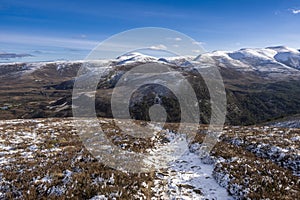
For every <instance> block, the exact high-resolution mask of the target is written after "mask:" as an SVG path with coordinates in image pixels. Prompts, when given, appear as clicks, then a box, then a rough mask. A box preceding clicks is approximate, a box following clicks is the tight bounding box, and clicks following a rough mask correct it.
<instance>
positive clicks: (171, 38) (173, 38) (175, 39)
mask: <svg viewBox="0 0 300 200" xmlns="http://www.w3.org/2000/svg"><path fill="white" fill-rule="evenodd" d="M166 39H167V40H173V41H177V42H179V41H181V40H182V38H180V37H168V38H166Z"/></svg>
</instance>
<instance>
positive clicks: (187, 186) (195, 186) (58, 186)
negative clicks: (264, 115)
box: [0, 118, 300, 200]
mask: <svg viewBox="0 0 300 200" xmlns="http://www.w3.org/2000/svg"><path fill="white" fill-rule="evenodd" d="M111 121H112V120H110V119H101V120H100V123H102V122H103V123H104V122H105V123H106V124H107V130H108V131H112V132H113V133H112V134H113V135H111V136H112V138H119V141H121V143H117V144H115V145H120V146H124V144H127V145H130V144H131V143H135V142H136V139H135V140H133V141H132V140H130V138H129V137H126V138H124V137H123V136H122V135H120V134H118V131H117V129H116V126H115V125H114V124H112V125H110V122H111ZM116 123H117V124H118V123H124V121H123V122H122V121H116ZM152 128H153V127H152ZM154 130H155V131H157V134H161V133H162V134H164V136H166V138H167V139H168V141H172V140H174V139H176V138H177V137H176V136H178V134H176V133H174V132H172V131H169V130H168V129H161V128H156V127H154ZM299 132H300V130H298V129H281V128H274V127H267V126H264V127H224V135H222V137H221V138H220V139H221V142H220V143H218V145H216V147H217V148H215V150H213V151H214V153H213V155H212V157H211V158H210V159H204V160H203V159H200V157H199V156H198V154H197V149H198V147H199V146H200V144H199V143H194V144H193V145H190V146H189V147H190V148H186V151H185V152H184V153H183V154H182V155H181V156H180V157H178V158H177V159H174V161H172V162H169V163H168V164H167V165H166V166H165V167H163V168H160V169H157V170H156V171H155V172H154V173H153V175H141V176H140V175H132V174H130V173H128V172H118V171H117V170H114V169H111V168H104V167H103V165H101V164H99V163H98V162H95V161H96V160H95V159H94V158H93V157H92V156H91V155H90V154H89V153H88V152H87V151H85V150H84V149H83V147H82V144H81V143H80V141H79V140H78V139H79V138H78V136H77V135H76V131H75V128H74V124H73V123H72V119H70V118H69V119H35V120H6V121H0V199H5V198H6V197H7V196H6V195H7V194H10V195H12V196H13V197H14V198H17V199H23V198H25V197H27V196H26V195H32V196H31V197H33V196H34V195H37V196H36V197H56V198H62V197H66V196H68V197H72V195H78V193H76V191H78V190H80V192H83V193H84V191H86V190H87V191H89V192H92V193H90V194H89V195H88V194H85V195H86V196H84V197H85V198H92V197H94V198H93V199H114V198H122V197H124V194H125V193H126V195H131V198H134V199H147V198H148V199H149V197H151V199H153V200H156V199H233V198H235V199H236V198H242V197H244V196H245V195H255V194H257V195H266V196H265V197H266V198H269V197H276V195H279V194H280V195H283V196H282V198H286V197H294V196H295V195H297V194H299V193H300V192H299V190H298V189H299V186H297V184H299V176H298V177H297V175H299V174H298V173H297V172H298V170H299V155H300V154H299V140H300V139H299V138H300V135H299ZM199 141H201V140H199ZM136 144H137V143H136ZM153 144H154V146H153V147H151V145H150V146H149V147H151V148H150V152H152V153H153V154H152V155H153V156H155V155H156V156H157V159H158V160H159V159H160V158H159V156H160V155H162V156H163V151H164V150H166V149H167V148H165V147H168V146H169V145H170V143H169V142H161V140H160V139H159V137H156V139H155V140H154V141H153ZM182 144H183V143H182ZM220 145H221V146H220ZM137 146H138V147H140V148H145V147H144V143H139V144H137ZM133 147H134V146H133ZM149 147H147V148H149ZM156 153H157V154H156ZM159 153H160V154H159ZM150 155H151V154H150ZM153 159H155V157H153ZM205 163H209V164H205ZM99 170H100V171H99ZM293 173H294V175H293ZM141 174H142V173H141ZM262 174H263V175H262ZM82 177H83V178H82ZM122 181H123V182H122ZM262 182H263V183H262ZM20 184H21V185H23V186H22V187H21V185H20ZM82 184H83V185H84V186H82ZM122 184H123V185H122ZM264 184H268V186H266V187H265V185H264ZM272 184H275V185H272ZM220 185H221V186H220ZM264 187H265V188H264ZM269 187H273V188H274V190H273V191H267V193H266V192H264V191H265V189H268V188H269ZM260 188H263V189H262V190H260ZM90 189H91V190H90ZM228 191H229V193H230V194H228ZM257 191H258V192H260V193H257ZM276 192H278V193H276ZM80 195H81V194H80ZM230 195H233V197H232V196H230ZM268 195H269V196H268ZM126 197H128V196H126ZM279 197H280V198H281V196H278V198H279ZM124 198H125V197H124ZM278 198H277V199H278Z"/></svg>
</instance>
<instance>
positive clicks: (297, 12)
mask: <svg viewBox="0 0 300 200" xmlns="http://www.w3.org/2000/svg"><path fill="white" fill-rule="evenodd" d="M292 13H293V14H295V15H296V14H300V9H299V10H294V9H292Z"/></svg>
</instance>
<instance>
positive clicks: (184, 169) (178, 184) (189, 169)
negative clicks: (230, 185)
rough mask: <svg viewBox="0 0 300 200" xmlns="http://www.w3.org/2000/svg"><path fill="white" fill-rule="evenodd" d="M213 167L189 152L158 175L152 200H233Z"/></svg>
mask: <svg viewBox="0 0 300 200" xmlns="http://www.w3.org/2000/svg"><path fill="white" fill-rule="evenodd" d="M213 169H214V166H213V165H209V164H204V163H203V162H202V161H201V159H200V157H199V156H198V155H197V154H196V153H192V152H190V151H187V152H186V153H184V154H183V155H182V156H181V158H180V159H178V160H176V161H174V162H172V163H170V166H169V168H167V169H165V170H161V171H159V172H157V173H156V177H157V178H156V179H155V180H154V187H153V188H152V190H153V191H154V192H155V193H154V197H153V198H152V199H224V200H225V199H233V198H232V197H230V196H229V194H228V192H227V191H226V189H225V188H223V187H221V186H220V185H219V184H218V183H217V182H216V180H215V179H214V177H213V175H212V174H213Z"/></svg>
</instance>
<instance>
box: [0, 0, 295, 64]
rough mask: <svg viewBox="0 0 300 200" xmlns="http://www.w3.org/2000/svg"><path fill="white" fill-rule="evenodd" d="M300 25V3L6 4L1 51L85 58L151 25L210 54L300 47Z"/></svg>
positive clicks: (1, 8)
mask: <svg viewBox="0 0 300 200" xmlns="http://www.w3.org/2000/svg"><path fill="white" fill-rule="evenodd" d="M299 24H300V1H299V0H230V1H229V0H228V1H225V0H223V1H221V0H206V1H203V0H195V1H187V0H186V1H176V0H173V1H169V0H164V1H157V0H152V1H137V0H134V1H129V0H128V1H96V0H90V1H79V0H73V1H67V0H59V1H58V0H51V1H47V0H45V1H38V0H26V1H24V0H0V52H9V53H29V54H32V55H34V57H30V58H27V59H29V60H55V59H71V60H72V59H83V58H84V57H85V56H86V55H87V54H88V52H89V51H91V50H92V49H93V48H94V47H95V46H96V45H97V44H98V43H99V42H101V41H102V40H104V39H107V38H108V37H110V36H111V35H113V34H117V33H119V32H122V31H126V30H128V29H132V28H139V27H149V26H150V27H164V28H169V29H173V30H176V31H179V32H182V33H184V34H187V35H188V36H190V37H192V38H194V39H195V40H197V41H199V42H201V43H203V47H204V48H205V49H206V50H207V51H213V50H235V49H239V48H244V47H266V46H275V45H286V46H290V47H294V48H300V26H299ZM0 62H1V60H0Z"/></svg>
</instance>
